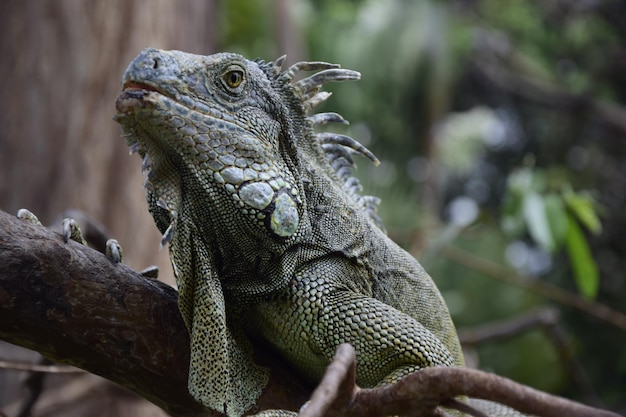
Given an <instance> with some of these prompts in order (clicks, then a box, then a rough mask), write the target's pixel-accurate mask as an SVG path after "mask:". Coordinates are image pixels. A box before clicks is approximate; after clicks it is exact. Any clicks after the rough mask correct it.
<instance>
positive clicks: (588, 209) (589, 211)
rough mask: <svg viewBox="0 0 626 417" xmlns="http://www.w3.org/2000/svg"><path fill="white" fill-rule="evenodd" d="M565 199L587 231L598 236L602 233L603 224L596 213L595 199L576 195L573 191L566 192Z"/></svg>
mask: <svg viewBox="0 0 626 417" xmlns="http://www.w3.org/2000/svg"><path fill="white" fill-rule="evenodd" d="M563 198H564V199H565V202H566V203H567V207H568V208H569V209H570V210H571V211H572V213H573V214H574V215H575V216H576V218H577V219H578V220H579V221H580V222H581V223H582V224H583V225H584V226H585V227H586V228H587V229H589V230H590V231H591V232H592V233H594V234H598V233H600V231H602V224H601V223H600V219H599V218H598V215H597V213H596V208H595V202H594V201H593V198H591V197H590V196H588V195H586V194H581V193H575V192H573V191H566V192H564V193H563Z"/></svg>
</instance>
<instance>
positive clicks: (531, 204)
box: [523, 192, 556, 252]
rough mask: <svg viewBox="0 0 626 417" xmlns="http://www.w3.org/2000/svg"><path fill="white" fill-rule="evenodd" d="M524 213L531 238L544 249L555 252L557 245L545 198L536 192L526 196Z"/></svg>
mask: <svg viewBox="0 0 626 417" xmlns="http://www.w3.org/2000/svg"><path fill="white" fill-rule="evenodd" d="M523 211H524V218H525V219H526V225H527V226H528V232H529V233H530V236H531V237H532V238H533V240H534V241H535V242H536V243H537V244H538V245H539V246H541V247H542V248H543V249H545V250H547V251H549V252H553V251H554V249H555V247H556V245H555V243H554V239H553V238H552V231H551V230H550V225H549V223H548V217H547V215H546V207H545V202H544V199H543V197H542V196H541V195H540V194H538V193H536V192H529V193H528V194H526V196H524V205H523Z"/></svg>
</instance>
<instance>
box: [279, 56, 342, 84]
mask: <svg viewBox="0 0 626 417" xmlns="http://www.w3.org/2000/svg"><path fill="white" fill-rule="evenodd" d="M340 67H341V65H339V64H330V63H328V62H319V61H301V62H296V63H295V64H293V65H292V66H290V67H289V68H287V71H285V72H284V73H283V74H282V75H281V78H283V79H286V80H288V81H291V80H293V79H294V77H295V76H296V74H297V73H298V72H300V71H319V70H325V69H331V68H340Z"/></svg>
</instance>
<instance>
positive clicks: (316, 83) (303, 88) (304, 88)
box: [293, 68, 361, 94]
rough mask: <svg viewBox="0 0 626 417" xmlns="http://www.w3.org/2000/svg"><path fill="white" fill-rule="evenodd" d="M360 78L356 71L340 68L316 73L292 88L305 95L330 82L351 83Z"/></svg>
mask: <svg viewBox="0 0 626 417" xmlns="http://www.w3.org/2000/svg"><path fill="white" fill-rule="evenodd" d="M360 78H361V74H360V73H358V72H356V71H352V70H348V69H341V68H331V69H326V70H323V71H320V72H316V73H315V74H313V75H310V76H308V77H306V78H303V79H302V80H300V81H298V82H297V83H295V84H294V85H293V86H294V89H295V90H296V91H297V92H298V93H300V94H306V93H308V92H309V91H311V90H314V89H316V88H319V87H321V86H322V85H324V84H325V83H327V82H330V81H351V80H358V79H360Z"/></svg>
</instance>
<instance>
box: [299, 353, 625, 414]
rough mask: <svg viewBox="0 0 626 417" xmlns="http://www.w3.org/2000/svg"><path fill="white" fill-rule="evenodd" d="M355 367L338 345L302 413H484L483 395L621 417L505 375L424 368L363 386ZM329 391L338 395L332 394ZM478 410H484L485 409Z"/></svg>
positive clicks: (533, 407) (514, 404) (550, 410)
mask: <svg viewBox="0 0 626 417" xmlns="http://www.w3.org/2000/svg"><path fill="white" fill-rule="evenodd" d="M354 366H355V356H354V350H353V348H352V347H351V346H350V345H345V344H344V345H341V346H339V348H338V349H337V354H336V355H335V359H334V361H333V363H332V364H331V366H329V368H328V370H327V371H326V374H325V375H324V378H323V380H322V382H321V383H320V385H319V387H318V388H317V389H316V391H315V393H314V394H313V397H312V398H311V402H310V403H309V404H308V405H307V407H305V408H304V410H303V411H302V412H301V414H300V415H299V416H300V417H327V416H342V417H357V416H358V417H378V416H387V415H403V416H406V415H409V416H412V417H430V416H439V415H442V413H441V410H439V409H438V407H439V406H443V407H448V408H454V409H457V410H460V411H463V412H465V413H469V414H471V415H475V416H484V415H485V414H484V413H483V410H482V408H484V407H481V402H476V401H475V400H474V399H484V400H489V401H493V402H497V403H500V404H503V405H506V406H508V407H511V408H514V409H516V410H518V411H520V412H522V413H527V414H531V415H536V416H544V417H557V416H558V417H560V416H577V417H619V416H618V415H617V414H615V413H612V412H610V411H605V410H600V409H596V408H592V407H589V406H586V405H583V404H580V403H576V402H574V401H570V400H567V399H565V398H560V397H556V396H554V395H550V394H547V393H545V392H541V391H537V390H535V389H532V388H530V387H526V386H524V385H521V384H518V383H516V382H513V381H511V380H510V379H507V378H503V377H500V376H497V375H493V374H489V373H486V372H482V371H477V370H474V369H468V368H455V367H432V368H425V369H422V370H421V371H418V372H414V373H412V374H410V375H407V376H405V377H404V378H402V379H401V380H400V381H398V382H396V383H394V384H392V385H386V386H382V387H378V388H372V389H359V388H358V387H357V386H356V385H355V383H354V375H353V372H354ZM330 392H334V393H335V394H334V395H331V394H329V393H330ZM318 394H319V395H318ZM458 396H468V397H471V398H472V400H470V401H469V403H462V402H460V401H457V400H455V397H458ZM483 405H484V404H483ZM477 408H481V411H478V410H477Z"/></svg>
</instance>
